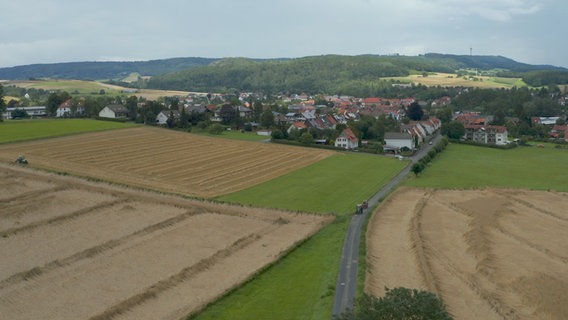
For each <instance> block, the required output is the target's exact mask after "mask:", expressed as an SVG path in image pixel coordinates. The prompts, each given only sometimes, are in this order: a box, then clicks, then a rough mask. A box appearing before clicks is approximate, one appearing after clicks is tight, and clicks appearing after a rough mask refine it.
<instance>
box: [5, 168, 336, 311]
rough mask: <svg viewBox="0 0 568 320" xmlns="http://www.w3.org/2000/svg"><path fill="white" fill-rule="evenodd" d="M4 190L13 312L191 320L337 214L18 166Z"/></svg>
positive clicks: (8, 171)
mask: <svg viewBox="0 0 568 320" xmlns="http://www.w3.org/2000/svg"><path fill="white" fill-rule="evenodd" d="M0 186H1V188H0V235H1V236H0V255H1V256H2V259H0V310H1V311H0V314H1V318H3V319H48V320H49V319H54V320H55V319H57V320H59V319H109V318H112V319H180V318H183V317H185V316H187V315H188V314H191V313H193V312H196V311H197V310H200V309H201V308H203V307H204V306H205V305H206V304H208V303H210V302H212V301H214V300H215V299H217V298H218V297H219V296H221V295H223V294H225V293H226V292H227V291H228V290H231V289H232V288H234V287H236V286H239V285H240V284H242V283H243V282H244V281H246V280H247V279H249V278H250V277H252V276H253V275H254V274H255V273H256V272H258V271H259V270H260V269H262V268H264V267H266V266H267V265H268V264H270V263H273V262H274V261H276V260H277V259H279V258H280V257H281V256H282V255H283V254H284V253H285V252H287V251H288V250H289V249H290V248H291V247H292V246H294V245H295V244H297V243H299V242H301V241H303V239H305V238H306V237H309V236H310V235H312V234H315V233H316V232H317V231H318V230H319V229H320V228H322V227H323V226H324V225H325V224H326V223H328V222H329V221H330V220H331V219H332V217H330V216H317V215H306V214H297V213H290V212H281V211H276V210H266V209H254V208H244V207H231V206H226V205H220V204H211V203H206V202H199V201H195V200H187V199H182V198H178V197H173V196H165V195H158V194H154V193H150V192H142V191H133V190H131V189H126V188H121V187H116V186H110V185H107V184H102V183H93V182H86V181H84V180H81V179H78V178H74V177H70V176H57V175H54V174H49V173H45V172H40V171H35V170H32V169H30V168H23V167H17V166H14V165H7V164H0Z"/></svg>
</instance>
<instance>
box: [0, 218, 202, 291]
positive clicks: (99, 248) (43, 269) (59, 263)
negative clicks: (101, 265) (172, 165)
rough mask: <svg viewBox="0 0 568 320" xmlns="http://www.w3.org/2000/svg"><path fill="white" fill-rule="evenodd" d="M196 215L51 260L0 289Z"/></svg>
mask: <svg viewBox="0 0 568 320" xmlns="http://www.w3.org/2000/svg"><path fill="white" fill-rule="evenodd" d="M196 214H198V213H194V212H190V211H187V212H185V213H182V214H179V215H177V216H175V217H172V218H169V219H166V220H163V221H161V222H158V223H156V224H153V225H150V226H147V227H145V228H143V229H141V230H137V231H135V232H133V233H131V234H128V235H126V236H124V237H121V238H118V239H112V240H109V241H107V242H105V243H102V244H100V245H97V246H94V247H91V248H87V249H85V250H83V251H81V252H77V253H75V254H73V255H71V256H68V257H65V258H62V259H57V260H53V261H50V262H48V263H46V264H45V265H44V266H42V267H34V268H32V269H30V270H26V271H22V272H19V273H16V274H13V275H12V276H10V277H8V278H6V279H4V280H2V281H0V289H4V288H6V287H8V286H10V285H13V284H16V283H18V282H21V281H24V280H28V279H30V278H32V277H36V276H39V275H42V274H46V273H48V272H50V271H53V270H55V269H56V268H59V267H65V266H68V265H71V264H73V263H75V262H78V261H81V260H83V259H87V258H92V257H95V256H97V255H100V254H102V253H104V252H106V251H109V250H112V249H114V248H117V247H119V246H121V245H123V244H124V243H126V242H128V241H130V240H132V239H133V238H136V237H139V236H144V235H147V234H150V233H152V232H155V231H158V230H162V229H165V228H168V227H171V226H173V225H175V224H177V223H180V222H182V221H184V220H186V219H187V218H189V217H191V216H194V215H196Z"/></svg>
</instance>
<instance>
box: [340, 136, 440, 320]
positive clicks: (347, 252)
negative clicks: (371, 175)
mask: <svg viewBox="0 0 568 320" xmlns="http://www.w3.org/2000/svg"><path fill="white" fill-rule="evenodd" d="M440 139H441V136H440V135H439V134H437V135H436V136H434V137H433V138H432V145H427V144H425V145H424V147H423V148H422V149H420V150H419V151H418V152H417V153H416V154H415V155H414V156H412V157H411V158H410V159H411V160H412V162H411V163H409V164H408V165H407V166H406V167H405V168H404V169H403V170H402V171H401V172H400V173H399V174H398V175H397V176H396V177H394V178H393V179H392V180H391V181H390V182H389V183H387V185H385V186H384V187H383V188H382V189H381V190H379V191H378V192H377V193H375V195H374V196H373V197H372V198H371V199H369V209H368V210H364V211H363V213H362V214H355V215H353V217H352V218H351V223H350V224H349V229H348V230H347V236H346V237H345V242H344V243H343V252H342V254H341V263H340V266H339V275H338V277H337V285H336V288H335V299H334V301H333V314H334V315H339V314H341V313H343V312H345V311H346V310H347V309H353V306H354V299H355V293H356V291H357V271H358V270H357V269H358V268H359V239H360V238H361V230H362V229H363V224H364V223H365V221H366V220H367V216H368V215H369V212H371V211H372V209H373V208H374V207H375V206H376V205H377V204H378V203H379V201H380V200H381V199H383V198H384V197H385V196H386V195H387V194H388V193H389V192H390V191H391V190H392V189H393V188H394V187H395V186H396V185H398V184H399V183H400V182H401V181H402V179H404V178H405V177H406V175H407V174H408V173H409V172H410V169H411V168H412V164H413V163H415V162H417V161H418V160H419V159H420V158H422V157H423V156H424V155H425V154H426V153H428V151H430V149H432V147H433V146H434V145H436V143H438V141H440ZM353 211H355V208H353Z"/></svg>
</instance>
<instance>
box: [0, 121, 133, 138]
mask: <svg viewBox="0 0 568 320" xmlns="http://www.w3.org/2000/svg"><path fill="white" fill-rule="evenodd" d="M132 126H134V125H133V124H126V123H120V122H111V121H97V120H89V119H65V120H18V121H5V122H3V123H2V125H0V143H5V142H16V141H24V140H33V139H40V138H52V137H58V136H65V135H70V134H76V133H83V132H91V131H102V130H109V129H119V128H128V127H132Z"/></svg>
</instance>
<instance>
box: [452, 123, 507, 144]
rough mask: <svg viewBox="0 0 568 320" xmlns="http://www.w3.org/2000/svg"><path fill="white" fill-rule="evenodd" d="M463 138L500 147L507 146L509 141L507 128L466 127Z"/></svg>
mask: <svg viewBox="0 0 568 320" xmlns="http://www.w3.org/2000/svg"><path fill="white" fill-rule="evenodd" d="M463 138H464V139H465V140H467V141H473V142H478V143H484V144H494V145H498V146H502V145H506V144H507V143H508V141H509V137H508V133H507V127H505V126H479V125H466V126H465V135H464V137H463Z"/></svg>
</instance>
